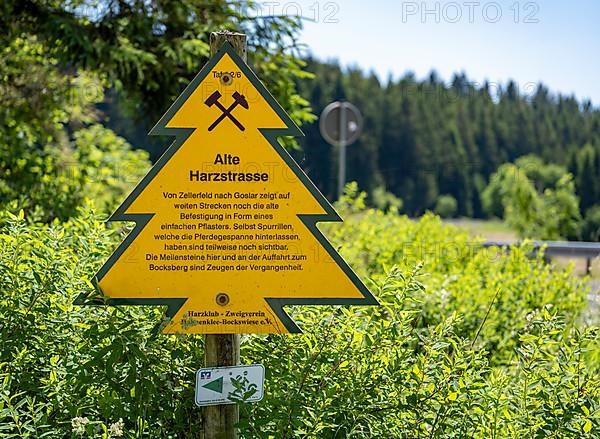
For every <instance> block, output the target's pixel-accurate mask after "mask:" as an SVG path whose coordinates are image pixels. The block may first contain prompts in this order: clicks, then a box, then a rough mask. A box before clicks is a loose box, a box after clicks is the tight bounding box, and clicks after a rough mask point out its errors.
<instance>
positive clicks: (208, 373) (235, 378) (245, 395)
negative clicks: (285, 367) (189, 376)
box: [195, 364, 265, 407]
mask: <svg viewBox="0 0 600 439" xmlns="http://www.w3.org/2000/svg"><path fill="white" fill-rule="evenodd" d="M264 390H265V367H264V366H263V365H262V364H253V365H250V366H231V367H209V368H206V369H199V370H198V372H196V398H195V399H196V405H198V406H200V407H203V406H207V405H221V404H236V403H238V402H258V401H260V400H261V399H263V396H264V393H265V392H264Z"/></svg>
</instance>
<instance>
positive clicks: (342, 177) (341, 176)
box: [338, 102, 348, 199]
mask: <svg viewBox="0 0 600 439" xmlns="http://www.w3.org/2000/svg"><path fill="white" fill-rule="evenodd" d="M345 104H346V103H345V102H342V104H341V106H340V142H339V147H340V157H339V161H340V163H339V169H338V199H340V198H341V197H342V195H344V186H345V185H346V129H347V123H348V122H347V118H346V105H345Z"/></svg>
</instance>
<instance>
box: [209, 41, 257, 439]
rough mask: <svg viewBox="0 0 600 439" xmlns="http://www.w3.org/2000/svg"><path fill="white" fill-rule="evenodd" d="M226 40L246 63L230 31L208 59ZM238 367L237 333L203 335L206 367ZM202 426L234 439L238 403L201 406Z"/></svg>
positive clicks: (241, 44)
mask: <svg viewBox="0 0 600 439" xmlns="http://www.w3.org/2000/svg"><path fill="white" fill-rule="evenodd" d="M225 41H228V42H229V43H231V45H232V46H233V47H234V48H235V50H236V52H237V53H238V54H239V55H240V57H241V58H242V59H243V60H244V61H246V58H247V56H246V35H244V34H238V33H230V32H213V33H211V34H210V55H211V57H212V56H214V54H215V53H216V52H217V51H218V50H219V48H220V47H221V46H222V45H223V43H225ZM238 364H240V335H239V334H207V335H205V336H204V365H205V367H220V366H236V365H238ZM203 410H204V412H203V418H202V424H203V427H204V439H237V437H238V432H237V429H236V428H235V425H236V424H237V423H238V422H239V419H240V411H239V407H238V405H237V404H228V405H214V406H207V407H204V409H203Z"/></svg>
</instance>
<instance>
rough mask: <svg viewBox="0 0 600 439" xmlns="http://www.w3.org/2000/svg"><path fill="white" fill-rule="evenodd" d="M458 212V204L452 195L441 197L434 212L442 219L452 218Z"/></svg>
mask: <svg viewBox="0 0 600 439" xmlns="http://www.w3.org/2000/svg"><path fill="white" fill-rule="evenodd" d="M457 210H458V204H457V202H456V198H454V197H453V196H452V195H440V196H439V197H438V198H437V200H436V202H435V208H434V212H435V213H436V214H438V215H439V216H441V217H442V218H452V217H453V216H454V215H456V211H457Z"/></svg>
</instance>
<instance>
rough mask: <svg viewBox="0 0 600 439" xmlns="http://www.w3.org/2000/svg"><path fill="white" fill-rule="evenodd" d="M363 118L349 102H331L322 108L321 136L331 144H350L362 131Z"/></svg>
mask: <svg viewBox="0 0 600 439" xmlns="http://www.w3.org/2000/svg"><path fill="white" fill-rule="evenodd" d="M362 125H363V118H362V115H361V114H360V111H358V108H356V107H355V106H354V105H352V104H351V103H350V102H332V103H331V104H329V105H328V106H327V107H325V109H324V110H323V113H321V118H320V120H319V128H320V130H321V135H322V136H323V138H324V139H325V140H326V141H327V142H328V143H330V144H332V145H343V146H347V145H350V144H352V143H354V142H356V140H357V139H358V136H359V135H360V133H361V131H362Z"/></svg>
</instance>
